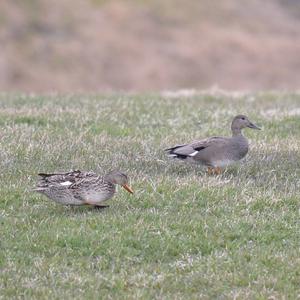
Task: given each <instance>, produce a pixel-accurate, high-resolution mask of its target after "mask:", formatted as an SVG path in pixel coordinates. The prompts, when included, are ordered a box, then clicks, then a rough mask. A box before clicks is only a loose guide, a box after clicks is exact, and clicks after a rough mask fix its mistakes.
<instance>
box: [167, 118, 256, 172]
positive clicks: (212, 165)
mask: <svg viewBox="0 0 300 300" xmlns="http://www.w3.org/2000/svg"><path fill="white" fill-rule="evenodd" d="M247 127H248V128H252V129H258V130H260V128H259V127H258V126H256V125H255V124H254V123H252V122H251V121H250V120H249V119H248V117H247V116H245V115H238V116H236V117H234V119H233V121H232V123H231V131H232V137H220V136H214V137H210V138H207V139H203V140H198V141H194V142H191V143H189V144H183V145H177V146H174V147H171V148H168V149H165V151H167V153H168V154H169V156H170V157H173V158H177V159H180V160H184V161H188V162H196V163H200V164H202V165H205V166H207V167H208V173H209V174H212V173H215V174H221V172H222V168H223V167H226V166H228V165H230V164H232V163H234V162H236V161H238V160H240V159H242V158H243V157H245V156H246V154H247V153H248V149H249V144H248V140H247V138H246V137H245V136H244V135H243V134H242V129H244V128H247Z"/></svg>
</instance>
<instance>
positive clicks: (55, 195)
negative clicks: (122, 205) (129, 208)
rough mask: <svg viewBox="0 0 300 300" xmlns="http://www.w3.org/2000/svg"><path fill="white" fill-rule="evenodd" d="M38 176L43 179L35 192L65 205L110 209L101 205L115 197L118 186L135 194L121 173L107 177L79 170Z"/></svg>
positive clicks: (113, 173)
mask: <svg viewBox="0 0 300 300" xmlns="http://www.w3.org/2000/svg"><path fill="white" fill-rule="evenodd" d="M38 175H39V176H40V177H41V178H40V180H39V182H38V184H37V187H36V188H35V189H34V191H36V192H38V193H41V194H44V195H46V196H47V197H48V198H50V199H51V200H53V201H55V202H58V203H61V204H65V205H92V206H94V207H95V208H104V207H108V206H107V205H101V203H102V202H103V201H106V200H108V199H110V198H112V197H113V195H114V194H115V191H116V184H119V185H121V186H122V187H123V188H124V189H126V190H127V191H128V192H129V193H131V194H132V193H133V191H132V189H131V188H130V187H129V186H128V177H127V176H126V175H125V174H124V173H122V172H120V171H113V172H110V173H108V174H106V175H105V176H98V175H97V174H95V173H94V172H81V171H79V170H76V171H71V172H67V173H55V174H44V173H39V174H38Z"/></svg>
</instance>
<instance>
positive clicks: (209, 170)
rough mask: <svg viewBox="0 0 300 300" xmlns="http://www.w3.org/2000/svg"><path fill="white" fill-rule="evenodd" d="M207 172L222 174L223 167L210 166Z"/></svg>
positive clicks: (209, 173)
mask: <svg viewBox="0 0 300 300" xmlns="http://www.w3.org/2000/svg"><path fill="white" fill-rule="evenodd" d="M207 173H208V175H221V174H222V169H221V168H220V167H216V168H212V167H208V168H207Z"/></svg>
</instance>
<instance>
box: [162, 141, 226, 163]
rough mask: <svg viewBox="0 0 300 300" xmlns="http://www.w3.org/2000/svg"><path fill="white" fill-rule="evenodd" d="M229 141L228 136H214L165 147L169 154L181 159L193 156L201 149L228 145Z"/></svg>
mask: <svg viewBox="0 0 300 300" xmlns="http://www.w3.org/2000/svg"><path fill="white" fill-rule="evenodd" d="M227 143H228V138H225V137H218V136H213V137H210V138H207V139H203V140H198V141H193V142H191V143H189V144H183V145H177V146H174V147H171V148H168V149H165V151H167V153H168V154H169V156H171V157H174V158H179V159H186V158H187V157H193V156H195V155H197V154H198V153H199V152H200V151H202V150H204V149H206V148H209V147H213V146H218V147H219V146H221V145H226V144H227Z"/></svg>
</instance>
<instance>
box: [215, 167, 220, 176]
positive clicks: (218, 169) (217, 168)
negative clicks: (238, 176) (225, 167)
mask: <svg viewBox="0 0 300 300" xmlns="http://www.w3.org/2000/svg"><path fill="white" fill-rule="evenodd" d="M215 170H216V174H217V175H221V174H222V169H221V168H220V167H216V169H215Z"/></svg>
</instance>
